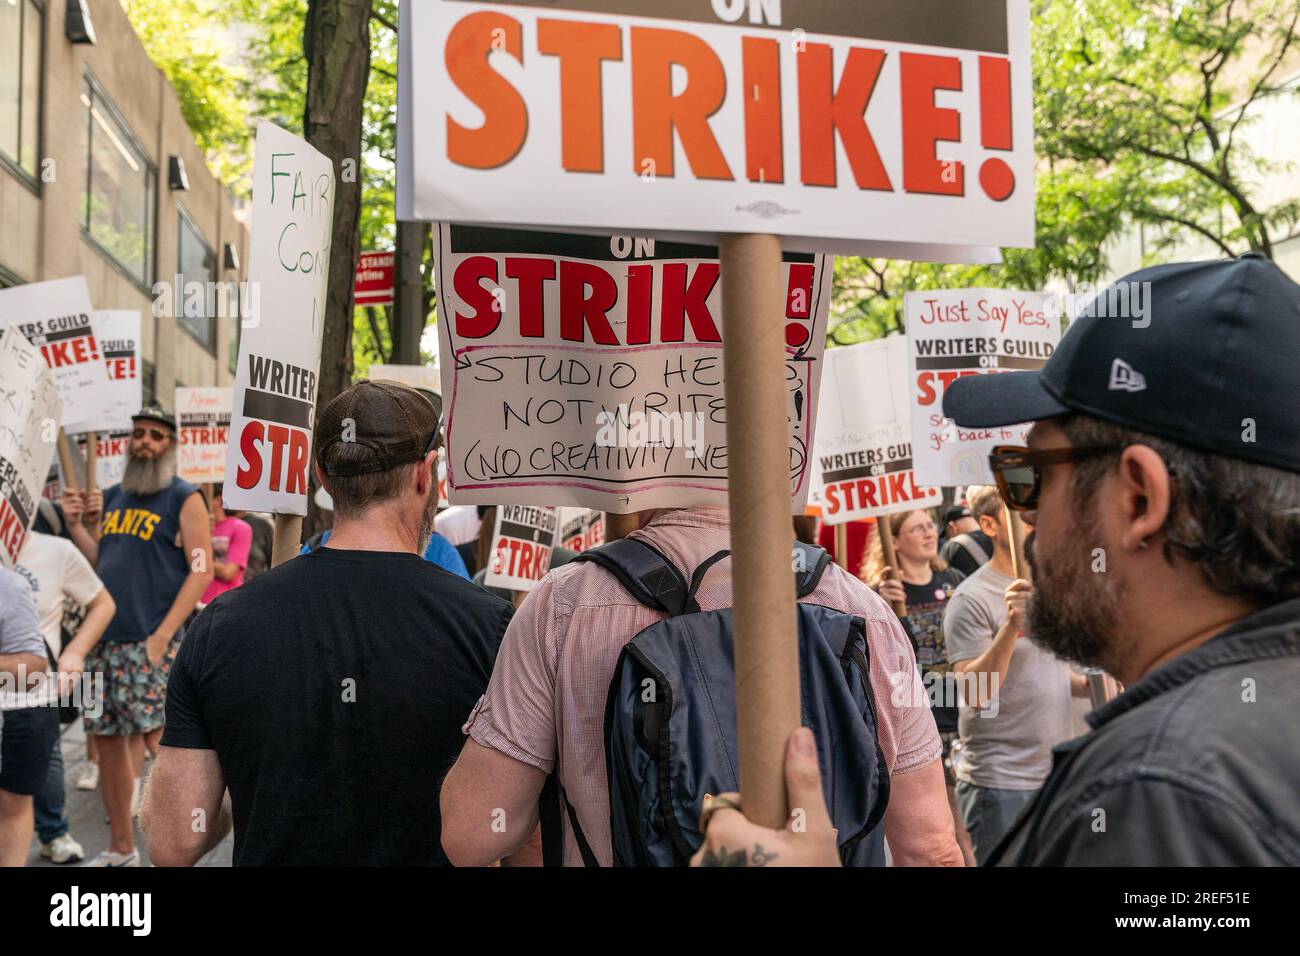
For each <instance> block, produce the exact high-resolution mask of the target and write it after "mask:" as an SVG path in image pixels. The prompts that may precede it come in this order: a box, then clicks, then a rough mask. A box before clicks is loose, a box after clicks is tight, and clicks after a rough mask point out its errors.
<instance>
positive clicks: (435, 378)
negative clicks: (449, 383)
mask: <svg viewBox="0 0 1300 956" xmlns="http://www.w3.org/2000/svg"><path fill="white" fill-rule="evenodd" d="M384 380H386V381H389V382H401V383H402V384H403V385H409V386H411V388H423V389H427V390H428V391H431V392H436V393H438V394H442V380H441V376H440V375H439V374H438V368H437V366H434V365H382V364H376V365H372V366H370V381H372V382H378V381H384Z"/></svg>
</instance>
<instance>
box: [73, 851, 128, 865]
mask: <svg viewBox="0 0 1300 956" xmlns="http://www.w3.org/2000/svg"><path fill="white" fill-rule="evenodd" d="M82 865H83V866H139V865H140V851H139V850H132V851H131V852H130V853H114V852H113V851H112V850H105V851H104V852H103V853H101V854H99V856H97V857H95V858H94V859H93V860H91V861H90V862H89V863H84V864H82Z"/></svg>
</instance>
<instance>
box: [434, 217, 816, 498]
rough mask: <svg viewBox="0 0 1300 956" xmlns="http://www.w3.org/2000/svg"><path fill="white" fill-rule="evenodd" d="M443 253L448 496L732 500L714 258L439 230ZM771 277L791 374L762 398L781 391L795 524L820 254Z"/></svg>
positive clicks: (538, 236) (640, 242)
mask: <svg viewBox="0 0 1300 956" xmlns="http://www.w3.org/2000/svg"><path fill="white" fill-rule="evenodd" d="M437 254H438V270H439V271H438V288H439V289H441V290H442V291H441V299H440V302H441V307H442V313H441V314H442V316H443V318H442V321H440V322H439V323H438V328H439V335H440V336H441V339H442V355H443V356H444V361H443V365H442V384H443V390H442V394H443V400H444V420H445V421H446V441H447V451H448V480H447V485H448V491H449V496H450V500H451V501H453V502H454V503H456V504H500V503H502V502H511V503H516V504H538V505H577V506H581V507H586V508H593V509H595V510H597V511H611V512H616V513H620V514H626V513H628V512H631V511H640V510H644V509H646V508H659V507H683V506H688V505H693V504H714V505H725V504H726V502H727V473H728V472H727V433H726V411H727V400H726V397H725V394H724V379H725V377H724V375H723V362H722V331H721V329H722V326H721V322H720V321H719V312H720V308H719V306H720V299H721V289H720V285H719V268H718V261H717V250H716V249H715V248H714V247H711V246H696V245H684V244H680V243H665V242H662V241H657V240H655V239H646V238H632V237H628V236H586V235H567V234H556V233H541V232H530V231H519V230H515V231H511V230H500V229H487V228H479V227H468V226H455V225H442V226H440V227H439V228H438V250H437ZM778 278H779V281H780V283H781V289H782V291H783V293H784V300H785V303H784V305H785V307H784V309H783V311H782V315H783V316H784V319H783V321H784V323H785V328H784V338H785V365H784V368H783V369H782V370H781V379H783V381H775V382H769V383H768V387H770V388H776V389H777V391H778V392H779V393H783V394H784V396H785V397H784V399H783V401H782V404H783V406H784V412H785V416H786V418H787V419H788V429H787V430H786V431H787V434H786V441H787V442H788V448H787V451H786V454H785V455H784V456H782V457H784V461H783V462H782V464H783V465H784V467H785V472H786V477H787V479H788V493H787V497H788V499H789V500H788V508H789V510H790V511H796V512H797V511H802V510H803V507H804V501H805V498H806V497H807V493H808V447H809V442H810V441H811V438H812V430H813V423H814V422H815V420H816V411H817V410H816V397H817V389H818V383H819V380H820V375H821V371H820V367H821V355H822V352H823V349H824V343H825V337H826V317H827V309H828V305H829V292H830V280H831V269H830V262H829V259H828V257H824V256H811V255H804V254H799V253H787V254H786V256H785V261H784V262H783V263H782V264H781V266H780V269H779V276H778ZM746 344H747V343H742V347H743V346H744V345H746ZM777 460H778V461H780V460H781V457H778V459H777Z"/></svg>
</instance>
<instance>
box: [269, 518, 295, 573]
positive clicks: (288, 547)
mask: <svg viewBox="0 0 1300 956" xmlns="http://www.w3.org/2000/svg"><path fill="white" fill-rule="evenodd" d="M301 547H302V516H301V515H276V516H275V534H274V537H273V538H272V543H271V567H273V568H278V567H279V566H280V565H282V564H284V562H286V561H288V560H289V559H290V558H295V557H297V556H298V550H299V549H300V548H301Z"/></svg>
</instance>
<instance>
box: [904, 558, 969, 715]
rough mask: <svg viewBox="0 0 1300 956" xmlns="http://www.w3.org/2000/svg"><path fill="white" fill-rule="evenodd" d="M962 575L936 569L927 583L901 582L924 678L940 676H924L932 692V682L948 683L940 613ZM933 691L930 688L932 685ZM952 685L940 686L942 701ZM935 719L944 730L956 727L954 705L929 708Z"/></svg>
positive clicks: (928, 689) (918, 662)
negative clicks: (905, 593) (942, 687)
mask: <svg viewBox="0 0 1300 956" xmlns="http://www.w3.org/2000/svg"><path fill="white" fill-rule="evenodd" d="M965 577H966V576H965V575H964V574H962V573H961V572H960V571H957V570H954V569H952V568H949V569H947V570H946V571H936V572H934V576H933V577H931V578H930V581H929V583H927V584H910V583H908V582H907V581H904V582H903V590H904V591H906V592H907V625H908V626H907V630H908V633H909V634H910V635H911V637H912V641H913V643H915V644H916V662H917V664H918V665H919V666H920V668H921V674H922V676H923V677H924V676H925V675H928V674H934V675H942V676H934V677H925V683H926V689H927V691H929V692H930V693H934V692H935V690H937V689H938V685H937V684H934V683H933V682H935V681H943V682H944V683H945V684H951V683H952V678H951V676H950V675H949V674H948V671H949V670H951V668H950V667H949V665H948V651H947V648H946V647H945V646H944V642H943V612H944V611H946V610H947V609H948V599H949V598H950V597H952V592H953V591H954V590H956V588H957V585H958V584H960V583H961V582H962V581H963V580H964V579H965ZM932 687H933V688H934V689H935V690H931V688H932ZM952 690H953V689H952V687H951V686H945V687H944V689H943V694H944V696H943V698H942V699H943V700H954V699H955V698H954V697H952V696H950V695H951V693H952ZM931 710H932V711H933V713H934V722H935V724H937V725H938V727H939V730H940V731H942V732H945V733H948V732H952V731H955V730H956V729H957V707H956V706H955V705H954V706H942V707H931Z"/></svg>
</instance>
